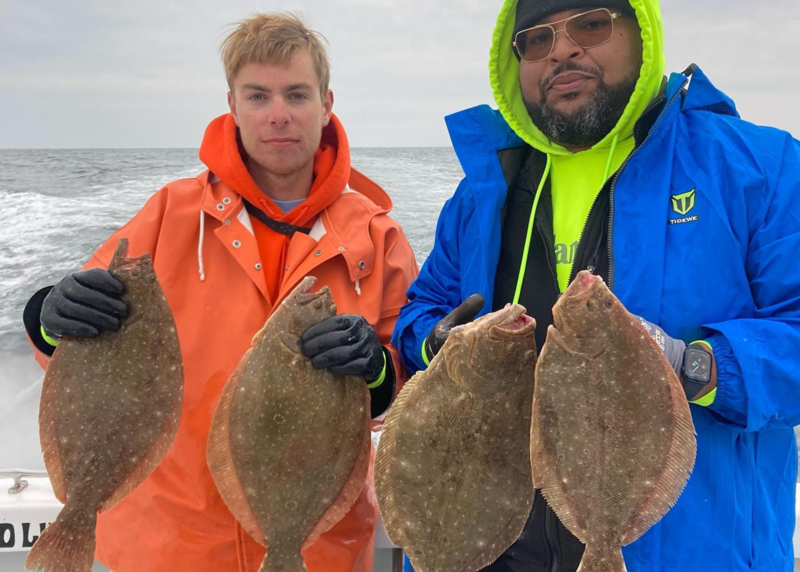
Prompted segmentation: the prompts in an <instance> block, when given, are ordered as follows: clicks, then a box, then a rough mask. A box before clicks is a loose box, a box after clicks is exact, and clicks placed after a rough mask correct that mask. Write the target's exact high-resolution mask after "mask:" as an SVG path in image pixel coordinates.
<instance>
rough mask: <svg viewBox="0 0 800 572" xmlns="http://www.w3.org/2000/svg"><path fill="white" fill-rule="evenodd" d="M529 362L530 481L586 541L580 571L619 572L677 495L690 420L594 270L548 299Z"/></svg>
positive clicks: (689, 447)
mask: <svg viewBox="0 0 800 572" xmlns="http://www.w3.org/2000/svg"><path fill="white" fill-rule="evenodd" d="M553 317H554V324H555V325H554V326H551V327H550V328H549V329H548V332H547V342H546V343H545V345H544V348H543V349H542V352H541V356H540V358H539V362H538V364H537V366H536V390H535V392H534V400H533V424H532V429H531V463H532V468H533V478H534V484H535V485H536V487H537V488H540V489H542V494H543V495H544V497H545V498H546V499H547V502H548V503H549V504H550V506H551V507H552V508H553V510H554V511H555V512H556V514H557V515H558V517H559V519H561V522H562V523H563V524H564V526H566V527H567V528H568V529H569V531H570V532H572V534H573V535H575V536H576V537H577V538H578V539H579V540H580V541H581V542H583V543H584V544H585V545H586V551H585V553H584V555H583V559H582V561H581V565H580V567H579V568H578V570H579V572H624V571H625V562H624V560H623V558H622V552H621V550H620V546H625V545H627V544H630V543H631V542H633V541H634V540H636V539H637V538H639V537H640V536H641V535H642V534H644V533H645V532H646V531H647V530H648V529H649V528H650V527H651V526H653V525H654V524H655V523H656V522H658V521H659V520H660V519H661V518H662V517H663V516H664V515H665V514H666V513H667V512H668V511H669V509H670V508H671V507H672V506H673V505H674V504H675V502H676V501H677V499H678V497H679V496H680V494H681V492H682V491H683V488H684V486H685V485H686V482H687V481H688V479H689V474H690V472H691V470H692V468H693V467H694V459H695V453H696V447H697V445H696V442H695V438H694V425H693V423H692V417H691V414H690V411H689V404H688V402H687V400H686V396H685V394H684V391H683V388H682V387H681V383H680V381H679V380H678V377H677V376H676V375H675V372H674V370H673V369H672V367H671V366H670V365H669V363H668V362H667V361H666V359H665V358H664V355H663V353H662V351H661V349H660V348H659V347H658V345H657V344H656V343H655V342H654V341H653V340H652V339H651V337H650V336H649V335H648V334H647V332H646V331H645V330H644V329H643V328H642V327H641V325H640V324H639V323H637V322H636V321H635V320H634V319H633V318H632V317H631V315H630V314H629V313H628V312H627V310H626V309H625V308H624V307H623V305H622V304H621V303H620V302H619V300H617V299H616V297H615V296H614V295H613V294H612V293H611V291H610V290H609V289H608V288H607V287H606V285H605V284H604V283H603V281H602V279H601V278H600V277H598V276H593V275H591V274H589V273H588V272H585V271H584V272H581V273H580V274H578V276H577V277H576V278H575V281H574V282H573V284H572V285H571V286H570V287H569V289H568V290H567V291H566V292H565V294H564V296H562V297H561V299H560V300H559V301H558V303H557V304H556V306H555V307H554V308H553Z"/></svg>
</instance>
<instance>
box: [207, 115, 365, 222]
mask: <svg viewBox="0 0 800 572" xmlns="http://www.w3.org/2000/svg"><path fill="white" fill-rule="evenodd" d="M200 160H201V161H203V163H205V164H206V166H207V167H208V168H209V169H210V170H211V172H212V173H214V174H215V175H216V176H217V177H219V178H220V179H221V180H222V181H223V182H224V183H225V184H226V185H228V186H229V187H230V188H231V189H232V190H234V191H236V192H237V193H239V194H240V195H242V196H243V197H244V198H246V199H247V200H248V201H250V202H251V203H253V204H255V205H257V206H259V208H261V209H262V210H264V211H265V212H266V213H267V214H268V215H269V216H270V217H271V218H273V219H275V220H278V221H282V222H288V223H290V224H295V225H305V224H307V223H308V222H309V221H311V220H313V219H314V218H315V217H316V216H317V215H318V214H319V213H320V212H322V210H324V209H325V208H326V207H328V206H330V205H331V204H332V203H333V202H334V201H335V200H336V199H337V198H338V197H339V195H341V194H342V192H343V191H344V190H345V188H346V187H347V183H348V181H349V179H350V174H351V173H350V172H351V167H350V144H349V143H348V141H347V134H346V133H345V131H344V127H342V124H341V123H340V122H339V119H338V118H337V117H336V116H335V115H331V120H330V122H329V123H328V125H327V126H325V128H323V130H322V140H321V141H320V147H319V150H318V151H317V155H316V156H315V160H314V175H315V177H316V178H319V177H323V179H322V180H316V179H315V181H314V183H313V185H312V188H311V191H310V192H309V194H308V197H307V198H306V200H305V201H303V202H302V203H300V204H299V205H298V206H297V207H295V208H294V209H292V210H291V211H289V212H288V213H284V212H283V211H281V209H280V208H279V207H278V205H276V204H275V202H274V201H272V199H270V198H269V197H268V196H267V195H266V194H265V193H264V192H263V191H262V190H261V189H260V188H259V186H258V185H257V184H256V182H255V181H254V180H253V177H252V176H251V175H250V172H249V171H248V170H247V166H246V165H245V162H244V159H243V158H242V153H241V151H240V142H239V134H238V128H237V127H236V122H235V121H234V119H233V116H232V115H231V114H230V113H226V114H225V115H221V116H220V117H217V118H216V119H214V120H213V121H212V122H211V123H210V124H209V125H208V127H207V128H206V132H205V135H204V137H203V143H202V145H201V146H200Z"/></svg>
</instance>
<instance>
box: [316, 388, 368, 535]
mask: <svg viewBox="0 0 800 572" xmlns="http://www.w3.org/2000/svg"><path fill="white" fill-rule="evenodd" d="M347 382H348V383H349V384H351V385H352V386H354V387H357V388H358V391H360V392H363V399H364V442H363V445H362V447H361V452H360V453H359V454H358V458H357V459H356V462H355V463H353V469H352V470H351V471H350V476H349V477H348V478H347V482H346V483H345V485H344V487H342V491H341V492H340V493H339V496H338V497H337V499H336V500H335V501H334V502H333V504H332V505H331V506H330V507H329V508H328V510H326V511H325V513H324V514H323V515H322V516H321V517H320V519H319V521H318V522H317V524H316V526H314V528H313V529H312V530H311V532H310V533H309V534H308V536H307V537H306V539H305V540H304V541H303V548H304V549H305V548H307V547H308V546H310V545H311V544H313V542H314V541H315V540H316V539H317V538H319V537H320V536H321V535H322V534H324V533H325V532H327V531H328V530H330V529H331V528H332V527H333V525H335V524H336V523H337V522H339V521H340V520H342V519H343V518H344V516H345V515H346V514H347V511H349V510H350V507H352V506H353V505H354V504H355V502H356V500H358V496H359V495H360V494H361V491H362V489H363V488H364V483H365V482H366V480H367V475H368V474H369V473H370V472H371V471H370V468H371V466H370V465H371V463H370V461H371V460H372V439H371V438H370V429H369V425H370V421H371V419H370V394H369V389H368V388H367V386H366V384H365V383H364V381H363V379H360V378H359V379H348V381H347ZM348 397H349V396H348ZM371 477H372V475H370V480H371Z"/></svg>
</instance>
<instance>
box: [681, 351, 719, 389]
mask: <svg viewBox="0 0 800 572" xmlns="http://www.w3.org/2000/svg"><path fill="white" fill-rule="evenodd" d="M711 360H712V357H711V354H710V353H708V352H707V351H706V350H704V349H702V348H700V347H698V346H687V347H686V351H685V352H684V354H683V368H682V369H681V381H682V382H683V390H684V391H685V392H686V397H687V398H688V399H689V401H692V400H693V399H694V398H695V397H696V396H697V394H698V393H700V390H702V389H703V388H704V387H705V386H706V384H707V383H708V382H709V381H711Z"/></svg>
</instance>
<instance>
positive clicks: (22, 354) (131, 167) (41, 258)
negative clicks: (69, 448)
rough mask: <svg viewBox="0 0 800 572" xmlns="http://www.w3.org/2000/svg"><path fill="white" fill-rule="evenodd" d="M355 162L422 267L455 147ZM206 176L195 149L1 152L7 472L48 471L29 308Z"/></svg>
mask: <svg viewBox="0 0 800 572" xmlns="http://www.w3.org/2000/svg"><path fill="white" fill-rule="evenodd" d="M352 162H353V166H354V167H355V168H357V169H358V170H360V171H361V172H363V173H365V174H366V175H368V176H369V177H371V178H372V179H374V180H375V181H376V182H378V183H379V184H381V185H382V186H383V188H384V189H385V190H386V191H387V192H388V193H389V194H390V196H391V197H392V200H393V201H394V205H395V207H394V210H393V211H392V213H391V216H393V217H394V218H395V219H396V220H397V221H399V222H400V224H401V225H402V227H403V229H404V230H405V233H406V235H407V237H408V239H409V241H410V243H411V245H412V247H413V249H414V252H415V254H416V256H417V260H418V261H419V262H420V264H421V263H422V262H423V261H424V259H425V258H426V257H427V255H428V253H429V252H430V250H431V248H432V247H433V233H434V230H435V226H436V220H437V217H438V213H439V210H440V209H441V207H442V205H443V204H444V202H445V201H446V200H447V199H448V198H449V197H450V196H452V194H453V193H454V191H455V188H456V186H457V184H458V182H459V180H460V179H461V177H462V176H463V175H462V171H461V167H460V165H459V164H458V161H457V159H456V156H455V153H454V152H453V150H452V149H450V148H413V149H354V150H353V151H352ZM203 170H204V166H203V165H202V163H201V162H200V160H199V159H198V158H197V150H196V149H122V150H117V149H113V150H112V149H90V150H0V391H1V392H2V395H3V396H4V399H2V400H0V468H3V467H12V466H13V467H20V466H21V467H24V468H26V469H40V468H43V467H44V464H43V461H42V458H41V454H40V452H39V442H38V429H37V409H38V398H39V393H40V391H41V380H42V372H41V369H40V368H39V367H38V366H37V365H36V364H35V363H34V361H33V358H32V350H31V349H30V347H29V345H28V342H27V340H26V338H25V333H24V328H23V325H22V310H23V308H24V306H25V303H26V302H27V301H28V299H29V298H30V296H31V295H33V293H34V292H36V290H38V289H39V288H42V287H44V286H47V285H52V284H55V283H56V282H58V281H59V280H60V279H61V278H62V277H64V276H65V275H66V274H68V273H70V272H73V271H75V270H78V269H80V267H81V266H82V265H83V263H84V262H85V261H86V260H88V258H89V257H90V256H91V254H92V252H93V251H94V250H95V249H96V248H97V247H98V246H99V245H100V244H101V243H102V242H103V241H104V240H105V239H106V238H108V237H109V236H110V235H111V234H112V233H113V232H114V231H115V230H116V229H118V228H119V227H120V226H122V225H123V224H124V223H125V222H127V221H128V220H129V219H130V218H131V217H132V216H133V215H135V214H136V213H137V212H138V210H139V209H140V208H141V207H142V205H143V204H144V203H145V201H147V199H148V198H149V197H150V196H151V195H152V194H153V193H155V192H156V191H157V190H158V189H159V188H160V187H162V186H163V185H164V184H166V183H168V182H170V181H173V180H175V179H180V178H185V177H193V176H195V175H197V174H199V173H201V172H202V171H203ZM10 436H13V438H7V437H10Z"/></svg>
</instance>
